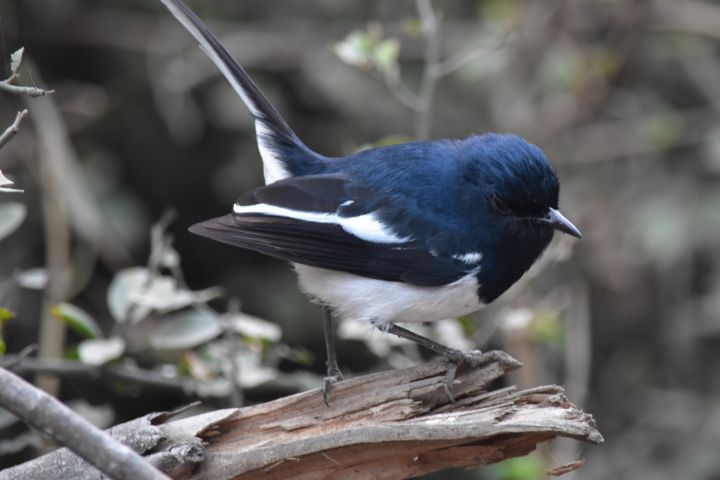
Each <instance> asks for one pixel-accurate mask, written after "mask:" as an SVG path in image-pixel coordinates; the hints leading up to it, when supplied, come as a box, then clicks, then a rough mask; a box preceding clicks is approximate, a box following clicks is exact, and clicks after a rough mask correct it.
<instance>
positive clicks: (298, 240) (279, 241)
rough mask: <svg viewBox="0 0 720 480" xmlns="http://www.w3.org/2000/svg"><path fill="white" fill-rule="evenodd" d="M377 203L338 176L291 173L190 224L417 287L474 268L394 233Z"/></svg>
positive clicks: (230, 240)
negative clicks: (215, 214) (228, 211)
mask: <svg viewBox="0 0 720 480" xmlns="http://www.w3.org/2000/svg"><path fill="white" fill-rule="evenodd" d="M382 208H386V207H385V206H383V202H382V200H380V199H378V196H377V195H376V194H375V193H374V192H371V191H370V190H368V189H367V188H365V187H363V186H361V185H357V184H355V183H354V182H352V181H351V180H350V179H349V178H348V177H346V176H344V175H343V174H327V175H312V176H305V177H292V178H288V179H285V180H282V181H280V182H276V183H274V184H272V185H268V186H265V187H260V188H258V189H256V190H254V191H252V192H250V193H249V194H248V195H246V196H245V197H243V198H241V199H240V200H239V201H238V203H237V204H236V205H235V207H234V209H233V213H232V214H230V215H226V216H223V217H219V218H214V219H211V220H207V221H205V222H201V223H199V224H197V225H194V226H193V227H191V228H190V230H191V231H192V232H194V233H197V234H199V235H203V236H206V237H209V238H212V239H214V240H218V241H221V242H223V243H227V244H230V245H234V246H239V247H243V248H248V249H251V250H256V251H258V252H261V253H264V254H266V255H270V256H273V257H277V258H280V259H283V260H287V261H290V262H296V263H300V264H304V265H310V266H314V267H320V268H325V269H330V270H340V271H343V272H348V273H352V274H355V275H361V276H364V277H370V278H377V279H381V280H389V281H397V282H406V283H411V284H414V285H423V286H435V285H445V284H448V283H452V282H453V281H455V280H458V279H460V278H461V277H463V276H465V275H467V274H468V273H471V272H473V271H474V269H475V268H476V266H474V265H470V264H469V263H468V262H466V261H463V260H462V259H457V258H453V257H452V256H441V255H438V254H437V252H434V251H432V250H428V248H427V247H426V246H425V244H424V242H422V241H418V240H417V239H413V238H408V237H400V236H398V235H396V234H395V233H394V232H393V231H392V230H391V229H390V228H389V227H388V226H387V225H385V224H384V223H383V222H382V220H380V218H379V216H378V215H377V213H378V211H379V209H382Z"/></svg>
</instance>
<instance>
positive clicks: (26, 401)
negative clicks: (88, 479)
mask: <svg viewBox="0 0 720 480" xmlns="http://www.w3.org/2000/svg"><path fill="white" fill-rule="evenodd" d="M0 384H2V386H3V387H2V388H0V406H2V407H3V408H6V409H7V410H8V411H10V412H12V413H14V414H15V415H17V416H18V417H20V418H22V419H23V420H24V421H26V422H28V423H29V424H30V425H32V426H33V427H35V428H37V429H39V430H41V431H43V432H45V433H46V434H48V435H50V436H51V437H52V438H54V439H55V440H56V441H58V442H59V443H61V444H62V445H65V446H66V447H68V448H69V449H70V450H72V451H73V452H75V453H76V454H78V455H79V456H80V457H82V458H84V459H85V460H86V461H87V462H88V463H90V464H91V465H94V466H95V467H97V468H98V469H99V470H100V471H102V472H103V473H105V474H106V475H108V476H110V477H111V478H114V479H150V480H152V479H167V478H168V477H167V476H165V475H164V474H163V473H162V472H160V471H159V470H157V469H155V468H154V467H153V466H151V465H150V464H149V463H147V462H146V461H145V460H144V459H143V458H142V457H141V456H140V455H139V454H138V453H137V452H135V451H134V450H132V449H131V448H130V447H128V446H126V445H123V444H122V443H120V442H118V441H117V440H115V439H113V438H112V437H111V436H110V435H108V434H107V433H105V432H103V431H102V430H100V429H98V428H97V427H95V426H94V425H92V424H91V423H90V422H88V421H87V420H85V419H84V418H82V417H81V416H80V415H78V414H77V413H75V412H73V411H72V410H70V409H69V408H68V407H66V406H65V405H63V404H62V403H60V401H59V400H57V399H56V398H53V397H52V396H50V395H48V394H47V393H45V392H43V391H42V390H40V389H38V388H36V387H34V386H33V385H31V384H29V383H27V382H26V381H24V380H23V379H22V378H20V377H18V376H17V375H15V374H13V373H11V372H9V371H7V370H5V369H4V368H0Z"/></svg>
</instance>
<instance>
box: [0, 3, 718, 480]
mask: <svg viewBox="0 0 720 480" xmlns="http://www.w3.org/2000/svg"><path fill="white" fill-rule="evenodd" d="M188 3H189V5H190V6H191V8H193V9H194V10H195V12H196V13H198V15H199V16H200V17H201V18H203V19H204V20H205V21H206V22H207V23H208V24H209V26H210V27H211V29H212V30H214V31H215V32H216V34H217V35H218V36H219V38H220V39H221V42H222V43H223V44H224V45H225V46H226V47H227V48H228V50H229V51H230V52H231V53H232V54H233V55H234V56H235V58H236V59H237V60H238V61H239V62H240V63H241V64H242V65H244V66H245V67H246V68H247V70H248V71H249V72H250V74H251V76H252V77H253V79H254V80H255V81H256V82H257V83H258V85H259V86H260V88H261V90H262V91H263V92H264V93H265V94H266V95H267V96H268V97H269V98H270V99H271V101H272V102H273V103H274V104H275V106H276V107H277V109H278V110H279V111H280V112H282V114H283V115H284V116H285V118H286V119H287V121H288V123H289V124H290V125H291V126H292V127H293V129H294V130H295V131H296V133H297V134H298V135H299V136H300V138H302V139H303V140H304V141H305V143H306V144H307V145H308V146H310V147H311V148H313V149H315V150H317V151H318V152H320V153H323V154H326V155H343V154H347V153H350V152H353V151H356V150H358V149H361V148H367V147H368V146H373V145H380V144H387V143H393V142H399V141H407V140H410V139H413V138H422V137H430V138H452V137H464V136H467V135H471V134H475V133H480V132H485V131H501V132H512V133H516V134H519V135H521V136H523V137H525V138H526V139H528V140H529V141H531V142H533V143H535V144H536V145H538V146H539V147H541V148H542V149H543V150H544V151H545V152H546V154H547V155H548V158H549V159H550V161H551V163H552V165H553V166H554V167H555V169H556V170H557V172H558V174H559V177H560V179H561V185H562V188H561V204H560V206H561V208H562V210H563V212H564V213H565V214H566V216H568V218H570V219H571V220H572V221H573V222H574V223H575V224H576V225H577V226H578V227H579V228H580V229H581V230H582V232H583V234H584V237H585V238H584V239H583V240H582V241H579V242H578V241H574V240H572V239H569V238H568V237H567V236H566V238H556V239H555V241H554V243H553V244H552V246H551V247H550V248H549V250H548V252H547V253H546V254H545V256H544V257H543V259H542V260H541V261H540V262H539V264H538V265H536V267H534V268H533V270H531V272H530V273H529V274H527V275H526V276H525V277H524V278H523V280H521V282H519V284H518V285H516V286H515V287H513V289H512V290H511V291H509V292H507V293H506V294H505V295H503V296H502V297H501V298H500V299H499V300H498V301H497V302H496V303H494V304H493V305H492V306H491V307H489V308H487V309H486V310H484V311H482V312H479V313H477V314H475V315H472V316H471V317H468V318H461V319H450V320H447V321H445V322H440V323H438V324H437V325H434V326H429V327H421V328H424V330H423V333H425V334H427V335H431V336H433V337H434V338H436V339H438V340H441V341H444V342H446V343H450V344H452V345H455V346H458V347H461V348H475V347H477V348H481V349H490V348H502V349H505V350H506V351H508V352H509V353H510V354H512V355H514V356H515V357H517V358H519V359H520V360H522V361H523V362H524V363H525V367H524V368H523V369H521V370H520V371H519V372H518V373H516V374H515V375H514V376H513V377H512V378H511V379H509V381H511V382H513V383H516V384H518V385H519V386H521V387H530V386H536V385H541V384H548V383H558V384H560V385H563V386H564V387H565V388H566V390H567V394H568V397H569V398H570V400H571V401H573V402H574V403H575V404H577V405H579V406H581V407H583V408H584V409H586V410H587V411H589V412H590V413H592V414H593V415H594V416H595V419H596V421H597V423H598V427H599V429H600V431H601V432H602V433H603V435H604V437H605V440H606V442H605V444H603V445H601V446H593V447H583V446H581V445H577V444H575V443H574V442H571V441H567V442H557V443H556V444H553V445H552V447H551V448H545V449H543V450H541V451H540V452H538V453H536V454H533V455H532V456H530V457H527V458H522V459H517V460H513V461H509V462H504V463H502V464H499V465H497V466H493V467H489V468H484V469H479V470H474V471H463V472H451V473H448V472H444V473H442V474H437V475H435V476H434V477H433V478H467V479H471V478H472V479H497V480H500V479H504V480H528V479H536V478H545V472H546V471H547V470H548V469H549V468H551V467H554V466H557V465H559V464H561V463H564V462H568V461H573V460H575V459H577V458H586V459H587V462H586V464H585V466H584V467H583V468H582V469H581V470H580V471H579V472H575V473H572V474H569V475H568V476H567V477H565V478H582V479H637V478H653V479H677V478H688V479H707V480H711V479H720V474H719V473H718V472H720V456H718V455H717V446H718V445H720V375H718V373H717V372H718V371H720V116H719V115H718V114H719V112H720V3H719V2H715V1H711V0H684V1H682V2H678V1H673V0H648V1H620V0H564V1H562V0H559V1H555V2H550V1H540V0H528V1H519V0H445V1H443V2H439V1H436V2H434V3H433V4H430V3H429V2H427V1H424V0H419V1H418V2H413V1H410V0H402V1H395V2H383V1H379V0H374V1H371V0H368V1H364V2H355V1H350V0H292V1H284V2H266V1H261V0H243V1H241V2H233V1H221V0H217V1H199V0H196V1H188ZM0 33H1V35H0V54H1V55H0V58H2V61H1V62H2V70H1V71H0V73H1V74H2V75H0V76H2V78H6V77H9V76H10V75H11V74H12V69H13V67H14V65H11V61H10V58H11V54H12V53H13V52H15V51H16V50H17V49H19V48H20V47H24V48H25V50H24V56H23V59H22V62H21V64H20V65H19V67H18V68H17V71H18V73H20V74H21V77H20V79H19V80H18V81H17V83H18V84H22V85H32V86H37V87H41V88H48V89H54V90H55V93H54V94H53V95H50V96H46V97H41V98H24V97H19V96H12V95H10V94H7V93H5V92H1V91H0V129H4V128H5V127H6V126H9V125H10V124H11V123H12V121H13V119H14V118H15V114H16V112H17V111H18V110H21V109H24V108H27V109H29V117H28V118H27V119H26V120H25V122H24V123H23V124H22V126H21V131H20V132H19V133H18V134H17V135H16V136H15V138H13V139H12V141H11V142H9V143H8V144H6V145H5V146H4V147H3V148H2V149H1V150H0V170H2V172H3V174H4V175H6V176H7V177H8V178H10V179H12V180H14V181H15V183H16V186H18V187H19V188H23V189H24V190H25V191H24V193H10V192H0V307H2V310H0V326H1V327H0V328H1V332H2V336H1V337H0V338H1V339H2V344H0V345H4V348H5V350H6V354H5V356H6V359H13V358H14V359H17V354H18V353H19V352H21V351H22V350H23V349H24V348H26V347H28V345H31V344H38V352H37V353H33V354H31V355H28V356H26V357H24V358H21V359H19V361H18V363H17V365H16V368H17V370H18V371H20V372H21V373H22V374H23V375H25V376H26V377H27V378H34V379H35V380H36V381H37V382H38V383H39V384H41V385H42V386H43V387H44V388H46V389H48V390H49V391H51V392H53V393H55V394H56V395H59V396H60V398H61V399H62V400H63V401H65V402H66V403H68V404H69V405H71V406H72V407H73V408H75V409H76V410H78V411H81V412H82V413H83V414H84V415H86V416H88V417H89V418H92V419H93V420H94V421H95V422H96V423H97V424H99V425H101V426H108V425H110V424H113V423H118V422H121V421H125V420H128V419H130V418H134V417H137V416H140V415H143V414H145V413H147V412H149V411H153V410H168V409H171V408H173V407H175V406H177V405H181V404H185V403H188V402H189V401H191V400H193V399H198V398H199V399H202V400H203V402H204V405H205V407H206V408H219V407H223V406H228V405H240V404H243V403H245V404H247V403H255V402H260V401H266V400H269V399H271V398H275V397H277V396H279V395H284V394H288V393H292V392H295V391H299V390H304V389H308V388H315V387H317V386H318V385H319V384H320V378H321V377H322V375H323V370H324V349H323V344H322V327H321V325H322V315H321V312H320V310H319V308H318V307H316V306H314V305H312V304H310V303H309V302H308V301H307V299H305V297H304V296H303V295H302V294H301V293H300V292H299V290H298V288H297V286H296V283H295V278H294V274H293V272H292V271H291V269H290V268H289V267H288V265H286V264H284V263H283V262H280V261H277V260H274V259H270V258H267V257H263V256H261V255H259V254H255V253H253V252H248V251H242V250H239V249H233V248H231V247H227V246H224V245H221V244H219V243H213V242H211V241H208V240H205V239H203V238H200V237H195V236H193V235H191V234H190V233H188V232H187V227H188V226H189V225H191V224H193V223H194V222H197V221H200V220H204V219H207V218H210V217H213V216H219V215H222V214H225V213H226V212H228V211H229V209H230V207H231V204H232V202H233V201H234V200H235V198H236V197H237V196H238V195H240V194H241V193H243V192H245V191H247V190H249V189H252V188H253V187H255V186H258V185H260V184H261V183H262V169H261V163H260V158H259V154H258V152H257V147H256V144H255V137H254V131H253V125H252V121H251V117H250V115H249V114H248V112H247V110H246V108H245V107H244V105H243V104H242V103H241V101H240V100H239V99H238V98H237V97H236V95H235V93H234V92H233V91H232V89H231V88H230V86H229V85H228V84H227V82H226V81H225V80H224V79H223V78H222V77H221V76H220V75H219V74H218V71H217V69H216V68H215V67H214V66H213V65H212V64H211V62H210V61H209V60H208V59H207V58H206V57H205V56H204V55H203V53H202V52H201V51H200V50H199V49H198V48H197V46H196V44H195V42H194V41H193V40H192V39H191V38H190V36H189V35H188V34H187V33H186V31H185V30H184V29H183V28H182V27H181V26H180V25H179V24H178V23H177V22H176V20H175V19H174V18H173V17H172V16H171V15H170V14H169V13H168V12H167V11H166V10H165V9H164V8H163V7H162V5H161V4H160V2H147V1H140V0H106V1H103V2H99V1H91V0H65V1H62V2H59V1H50V0H2V1H1V2H0ZM340 334H341V337H342V339H341V340H340V347H339V351H340V359H339V360H340V365H341V367H342V368H343V371H344V372H345V374H346V375H357V374H361V373H366V372H369V371H376V370H381V369H387V368H389V367H401V366H406V365H412V364H414V363H417V362H419V361H422V359H423V358H425V352H420V351H418V350H417V349H416V348H414V347H413V346H411V345H407V344H404V343H401V342H396V341H395V340H393V339H389V338H387V337H385V336H383V335H381V334H379V333H377V332H375V333H373V332H372V331H371V329H370V328H369V327H368V326H364V325H359V326H358V325H351V324H347V325H342V326H341V327H340ZM38 356H42V357H46V358H51V357H56V358H60V359H61V360H57V361H50V360H47V359H46V358H38ZM45 448H47V445H46V443H45V440H43V439H42V438H40V437H39V436H38V435H37V434H36V433H35V432H32V431H29V430H27V429H26V428H25V427H24V426H23V424H22V423H20V422H18V421H17V420H15V419H14V418H13V417H11V416H9V414H7V413H5V412H0V467H3V466H8V465H12V464H15V463H18V462H21V461H24V460H27V459H30V458H33V457H34V456H35V455H37V454H38V453H39V452H41V451H43V449H45Z"/></svg>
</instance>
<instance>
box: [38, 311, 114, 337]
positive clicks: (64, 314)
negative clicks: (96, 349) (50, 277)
mask: <svg viewBox="0 0 720 480" xmlns="http://www.w3.org/2000/svg"><path fill="white" fill-rule="evenodd" d="M50 313H51V314H52V315H53V316H54V317H55V318H57V319H58V320H61V321H63V322H65V323H66V324H67V325H68V326H69V327H70V328H72V329H73V330H75V331H76V332H77V333H79V334H80V335H82V336H83V337H85V338H102V336H103V334H102V331H101V330H100V327H99V326H98V324H97V322H95V319H93V318H92V317H91V316H90V315H89V314H88V313H87V312H86V311H85V310H83V309H81V308H79V307H76V306H75V305H72V304H69V303H58V304H57V305H55V306H53V307H52V308H51V309H50Z"/></svg>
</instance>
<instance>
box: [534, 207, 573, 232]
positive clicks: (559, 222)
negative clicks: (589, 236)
mask: <svg viewBox="0 0 720 480" xmlns="http://www.w3.org/2000/svg"><path fill="white" fill-rule="evenodd" d="M540 221H541V222H542V223H545V224H548V225H550V226H551V227H552V228H554V229H555V230H560V231H561V232H564V233H567V234H568V235H572V236H573V237H577V238H582V233H580V230H578V229H577V227H576V226H575V225H573V224H572V223H571V222H570V220H568V219H567V218H565V216H564V215H563V214H562V213H560V211H559V210H556V209H554V208H551V209H550V210H548V213H547V215H545V216H544V217H542V218H541V219H540Z"/></svg>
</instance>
